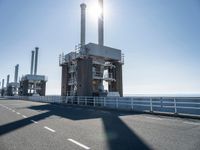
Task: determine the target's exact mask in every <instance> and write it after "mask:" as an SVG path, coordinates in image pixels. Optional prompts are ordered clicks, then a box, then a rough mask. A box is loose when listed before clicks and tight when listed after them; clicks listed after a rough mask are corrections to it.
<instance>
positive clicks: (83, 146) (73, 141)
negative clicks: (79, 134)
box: [68, 139, 90, 149]
mask: <svg viewBox="0 0 200 150" xmlns="http://www.w3.org/2000/svg"><path fill="white" fill-rule="evenodd" d="M68 141H70V142H72V143H74V144H76V145H78V146H80V147H82V148H84V149H90V148H89V147H87V146H85V145H83V144H81V143H79V142H77V141H75V140H73V139H68Z"/></svg>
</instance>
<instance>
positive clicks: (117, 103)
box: [116, 98, 119, 108]
mask: <svg viewBox="0 0 200 150" xmlns="http://www.w3.org/2000/svg"><path fill="white" fill-rule="evenodd" d="M118 107H119V106H118V98H116V108H118Z"/></svg>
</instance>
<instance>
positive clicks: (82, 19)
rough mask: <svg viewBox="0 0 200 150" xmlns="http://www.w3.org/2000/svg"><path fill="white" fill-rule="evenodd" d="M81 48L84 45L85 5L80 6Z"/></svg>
mask: <svg viewBox="0 0 200 150" xmlns="http://www.w3.org/2000/svg"><path fill="white" fill-rule="evenodd" d="M80 6H81V41H80V42H81V47H82V46H84V45H85V30H86V29H85V20H86V4H84V3H82V4H81V5H80Z"/></svg>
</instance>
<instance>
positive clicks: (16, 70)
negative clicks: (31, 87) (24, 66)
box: [14, 64, 19, 83]
mask: <svg viewBox="0 0 200 150" xmlns="http://www.w3.org/2000/svg"><path fill="white" fill-rule="evenodd" d="M18 72H19V65H18V64H17V65H16V66H15V78H14V82H15V83H17V79H18Z"/></svg>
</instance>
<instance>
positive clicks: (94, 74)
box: [59, 0, 124, 96]
mask: <svg viewBox="0 0 200 150" xmlns="http://www.w3.org/2000/svg"><path fill="white" fill-rule="evenodd" d="M99 5H100V6H101V8H102V10H103V0H99ZM85 16H86V4H81V39H80V41H81V42H80V43H81V44H80V45H79V46H77V47H76V49H75V51H74V52H70V53H68V54H66V55H64V54H62V55H60V63H59V64H60V66H61V67H62V84H61V95H62V96H107V94H108V93H111V92H112V93H118V94H119V95H120V96H123V83H122V65H123V64H124V57H123V54H122V53H121V50H119V49H115V48H111V47H107V46H104V32H103V30H104V27H103V24H104V22H103V11H102V14H101V16H100V17H99V20H98V21H99V23H98V35H99V36H98V41H99V43H98V44H94V43H89V44H85V18H86V17H85ZM105 86H107V87H105ZM105 89H106V90H105Z"/></svg>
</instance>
